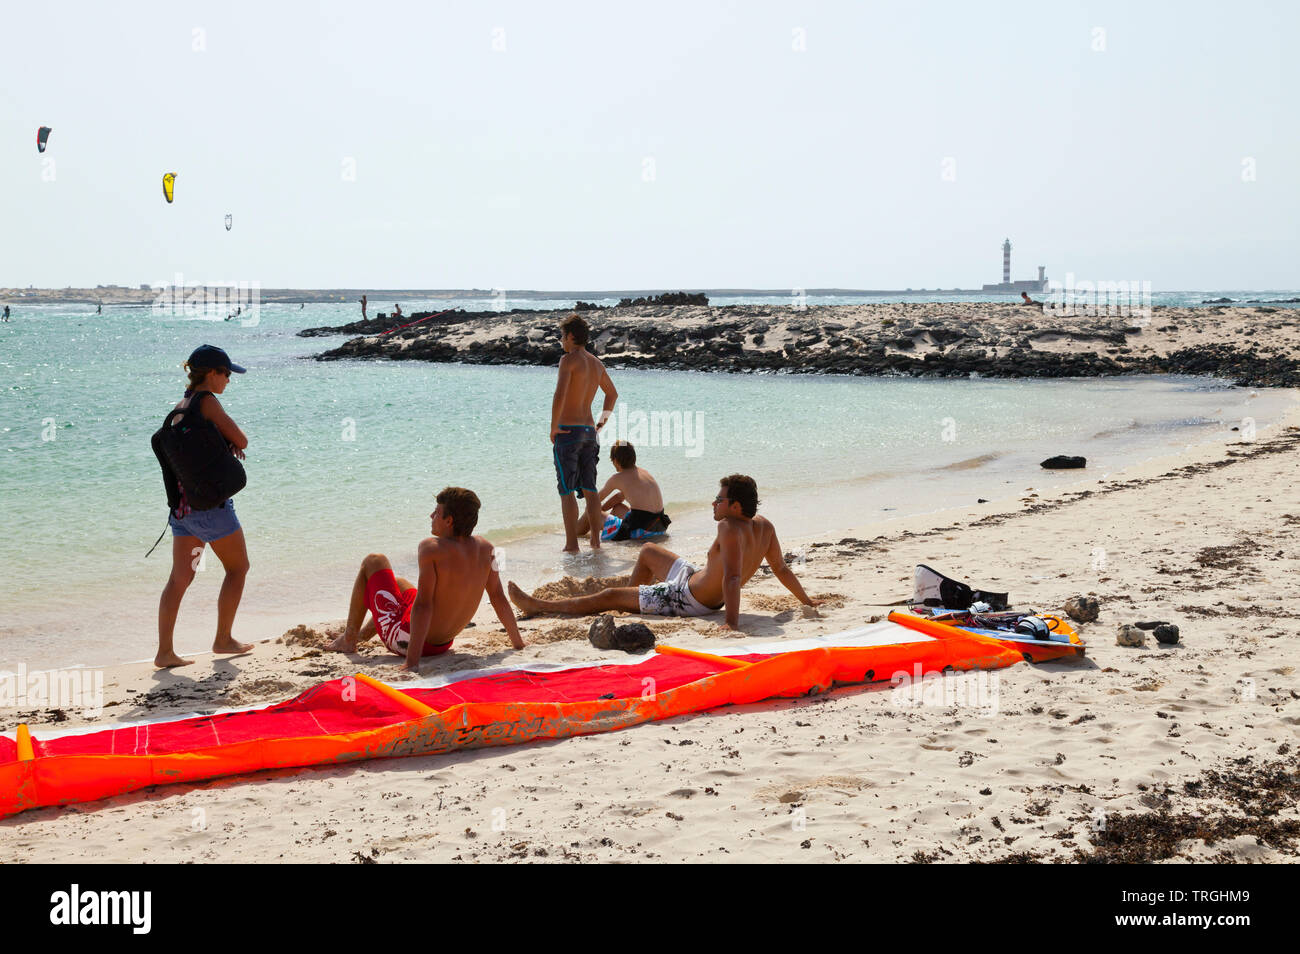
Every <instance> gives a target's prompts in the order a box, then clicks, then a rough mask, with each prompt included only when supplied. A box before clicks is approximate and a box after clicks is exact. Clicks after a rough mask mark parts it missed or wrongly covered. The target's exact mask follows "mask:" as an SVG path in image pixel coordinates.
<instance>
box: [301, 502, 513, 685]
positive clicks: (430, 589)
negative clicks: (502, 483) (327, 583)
mask: <svg viewBox="0 0 1300 954" xmlns="http://www.w3.org/2000/svg"><path fill="white" fill-rule="evenodd" d="M437 499H438V506H437V508H436V509H435V510H434V511H433V513H432V514H430V518H431V519H432V521H433V536H431V537H429V538H427V539H425V540H422V541H421V542H420V547H419V565H420V579H419V582H418V584H417V585H414V586H413V585H412V584H411V582H410V580H405V579H403V578H401V577H399V576H397V575H395V574H394V573H393V565H392V564H391V563H389V562H388V557H386V556H384V555H383V554H382V553H372V554H370V555H369V556H367V557H366V558H365V559H364V560H362V561H361V571H360V572H359V573H358V574H357V580H356V583H354V584H353V586H352V602H351V603H350V604H349V606H348V621H347V625H346V626H345V627H344V629H343V635H342V636H340V637H339V638H338V639H336V640H334V641H333V642H332V643H330V644H329V645H328V646H326V647H325V648H326V649H333V650H336V651H338V652H343V653H350V652H355V651H356V648H357V644H358V643H359V642H361V641H362V640H363V639H369V638H370V637H371V636H373V635H375V634H376V633H378V634H379V638H380V639H381V640H382V641H383V643H384V645H385V646H387V647H388V649H389V650H390V651H391V652H394V653H396V654H397V655H399V656H405V657H406V665H404V666H403V667H402V668H403V669H414V670H417V671H418V670H419V668H420V659H421V657H423V656H438V655H441V654H442V653H445V652H446V651H447V650H449V649H451V644H452V640H454V639H455V637H456V635H457V634H458V633H459V632H460V631H461V630H462V629H464V628H465V624H466V623H468V622H469V621H470V620H471V619H473V618H474V613H475V612H477V611H478V607H479V603H480V602H481V601H482V599H483V591H484V590H485V589H486V590H487V595H488V599H489V600H490V601H491V602H492V608H493V609H494V610H496V614H497V619H499V620H501V625H502V626H504V627H505V630H506V634H507V635H508V636H509V637H510V644H511V645H512V646H514V647H515V649H523V648H524V641H523V639H521V638H520V636H519V625H518V623H516V621H515V614H514V611H513V610H512V609H511V608H510V604H509V603H508V602H506V596H505V593H503V592H502V591H501V577H500V576H498V575H497V571H496V566H495V563H494V557H493V550H492V544H490V543H488V542H487V540H485V539H483V538H482V537H475V536H471V535H470V534H471V533H473V531H474V526H475V524H477V523H478V510H479V499H478V497H477V495H475V494H474V492H473V491H470V490H466V489H465V488H464V487H447V488H446V489H444V490H443V491H442V493H440V494H438V498H437ZM367 610H369V611H370V614H371V619H370V622H368V623H366V625H365V626H364V627H362V625H361V623H362V621H363V620H364V619H365V618H366V611H367Z"/></svg>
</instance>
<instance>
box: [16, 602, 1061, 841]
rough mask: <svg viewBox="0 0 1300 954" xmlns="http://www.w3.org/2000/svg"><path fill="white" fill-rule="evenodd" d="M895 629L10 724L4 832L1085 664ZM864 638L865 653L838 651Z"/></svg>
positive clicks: (945, 633) (912, 622)
mask: <svg viewBox="0 0 1300 954" xmlns="http://www.w3.org/2000/svg"><path fill="white" fill-rule="evenodd" d="M891 619H894V621H895V622H897V623H899V624H901V625H903V626H905V627H908V629H907V631H901V630H898V629H896V628H894V627H893V626H891V625H890V624H888V623H881V624H878V625H876V626H872V627H866V628H864V629H861V630H854V631H851V632H850V633H845V634H839V636H838V637H825V638H824V639H823V640H820V641H822V642H827V643H829V645H822V646H818V647H817V648H812V649H799V650H796V651H792V652H775V653H751V654H747V655H741V656H715V655H711V654H708V653H699V652H692V651H690V650H683V649H676V648H674V647H671V646H660V647H658V649H657V653H656V654H655V655H652V656H650V657H648V658H646V659H645V660H643V661H639V662H635V663H618V664H612V665H602V664H595V665H590V666H579V667H575V668H572V669H562V670H528V669H513V670H505V671H501V672H496V673H488V674H484V675H479V676H474V677H472V678H465V679H461V680H459V681H451V679H443V680H441V682H443V683H444V684H443V685H439V686H436V687H431V688H415V687H413V688H410V689H407V690H403V691H399V690H398V689H395V688H393V687H392V686H389V685H386V684H384V683H382V682H379V681H377V680H375V679H372V678H370V677H368V676H365V675H361V674H358V675H356V676H351V677H348V678H345V679H336V680H333V681H331V682H326V683H322V684H321V685H318V686H315V687H313V688H311V689H309V690H307V691H306V692H304V693H302V694H301V695H299V696H297V697H295V698H293V699H290V700H288V701H286V702H281V703H277V704H275V705H271V706H266V707H263V708H259V709H253V710H239V711H230V712H223V713H218V714H215V715H207V716H195V717H192V718H187V719H179V720H174V721H170V722H156V723H144V724H139V725H122V726H115V727H112V728H108V729H104V730H101V731H96V732H89V733H87V732H79V733H70V734H65V735H62V736H58V737H51V738H48V739H38V738H36V737H34V736H33V735H32V734H31V732H30V731H29V729H28V727H27V726H26V725H20V726H18V730H17V732H16V733H15V736H14V738H12V739H10V738H8V737H6V736H0V817H3V816H7V815H13V814H15V813H17V812H21V811H25V810H27V809H30V808H38V807H42V806H49V805H67V804H71V803H74V802H86V801H93V800H95V799H100V798H106V797H108V796H111V795H118V794H121V793H123V792H130V791H133V790H136V789H140V788H145V787H147V786H150V785H166V784H169V783H175V782H197V781H201V780H204V779H212V778H218V777H221V776H229V775H239V774H243V773H248V772H256V771H259V770H263V769H280V768H289V767H297V766H307V765H332V764H338V763H343V762H354V761H358V760H361V759H376V758H394V757H400V756H410V755H435V754H439V753H444V752H451V751H454V750H456V749H465V748H477V747H481V746H490V745H514V744H516V743H520V742H528V741H530V740H532V739H543V738H552V739H554V738H563V737H566V736H571V735H588V734H592V733H596V732H612V731H614V730H617V729H625V728H628V727H629V726H633V725H637V724H639V723H642V722H648V721H652V720H656V719H666V718H670V717H672V716H677V715H683V714H686V713H691V712H700V711H703V710H705V709H713V708H716V707H718V706H724V705H739V704H743V703H749V702H758V701H760V700H763V699H772V698H777V697H794V696H803V695H808V694H811V693H820V692H825V691H828V690H830V689H831V688H833V687H834V686H837V685H849V684H854V683H868V682H877V681H889V680H894V681H895V682H897V681H898V680H899V679H910V678H914V677H915V676H916V675H928V674H931V673H941V672H945V671H949V670H973V669H998V668H1002V667H1004V666H1010V665H1012V664H1014V663H1016V662H1019V661H1020V660H1021V659H1027V660H1029V661H1031V662H1038V661H1042V660H1046V659H1055V658H1059V657H1061V656H1066V655H1073V654H1076V653H1081V652H1082V644H1081V643H1079V642H1078V637H1077V636H1074V635H1073V634H1072V633H1068V627H1066V630H1067V634H1068V635H1069V638H1070V639H1071V640H1072V642H1070V643H1065V642H1042V643H1038V642H1033V641H1018V640H1010V639H1007V638H1006V634H994V635H992V636H991V635H989V634H988V633H986V632H982V631H978V630H973V629H962V628H960V627H957V626H954V625H950V624H943V623H935V622H933V621H931V620H926V619H922V618H920V617H913V616H907V615H906V614H893V616H892V617H891ZM1058 632H1059V631H1058ZM861 634H867V638H866V641H867V642H869V643H870V644H869V645H834V643H835V641H836V640H837V639H838V640H839V642H841V643H846V642H847V643H851V642H853V641H854V640H853V639H850V638H849V637H859V636H860V635H861ZM859 641H860V642H861V641H862V640H861V639H859ZM813 642H819V641H818V640H814V641H813ZM800 645H803V643H800ZM451 678H452V679H454V678H455V677H451Z"/></svg>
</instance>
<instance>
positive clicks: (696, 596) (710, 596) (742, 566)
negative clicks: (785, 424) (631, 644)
mask: <svg viewBox="0 0 1300 954" xmlns="http://www.w3.org/2000/svg"><path fill="white" fill-rule="evenodd" d="M719 487H720V490H719V492H718V496H717V497H715V498H714V499H713V519H714V520H716V521H717V523H718V535H717V537H716V538H715V539H714V541H713V545H712V546H711V547H709V555H708V557H707V559H706V560H705V563H704V569H702V570H701V569H697V568H696V567H694V566H692V565H691V564H689V563H687V562H686V561H685V560H684V559H682V558H681V557H679V556H678V555H677V554H676V553H673V552H672V551H671V550H669V549H667V548H666V547H662V546H660V545H659V544H657V543H647V544H646V545H645V546H643V547H642V548H641V552H640V553H639V554H638V555H637V559H636V566H635V567H634V568H633V569H632V577H631V580H630V581H629V582H630V584H631V585H629V586H618V587H610V588H609V589H606V590H602V591H601V592H599V593H593V594H591V595H590V596H575V597H571V598H569V599H561V600H539V599H537V598H535V597H532V596H529V595H528V594H526V593H525V592H524V591H523V590H521V589H520V588H519V587H518V586H516V585H515V584H514V583H511V584H510V586H509V588H508V591H509V593H510V600H511V602H513V603H514V604H515V605H516V606H517V607H519V608H520V609H521V610H523V611H524V612H525V613H567V614H572V615H576V616H589V615H594V614H596V613H602V612H604V611H606V610H622V611H623V612H626V613H646V614H649V615H653V616H707V615H708V614H710V613H716V612H717V611H718V610H720V609H724V608H725V610H726V616H725V618H724V622H723V624H722V628H723V629H731V630H738V629H739V628H740V588H741V587H742V586H744V585H745V584H746V583H747V582H749V578H750V577H752V576H753V575H754V573H755V572H756V571H757V570H758V568H759V567H760V566H761V565H762V563H763V561H764V560H767V565H768V566H769V567H771V568H772V575H773V576H775V577H776V578H777V579H778V580H780V581H781V583H782V585H783V586H785V588H786V589H787V590H789V591H790V592H791V593H793V594H794V595H795V597H796V598H797V599H798V600H799V602H800V603H803V604H804V605H805V606H814V607H815V606H816V605H817V602H816V601H815V600H813V599H811V598H809V596H808V594H807V593H805V592H804V589H803V586H802V585H801V584H800V583H799V580H798V578H797V577H795V575H794V571H792V570H791V569H790V568H789V567H788V566H786V563H785V557H784V556H783V554H782V553H781V544H780V543H779V542H778V541H777V539H776V528H775V527H773V526H772V523H771V521H769V520H767V519H766V518H765V517H760V516H758V487H757V485H755V483H754V479H753V478H752V477H747V476H745V475H744V474H732V475H730V476H729V477H723V478H722V480H721V481H719Z"/></svg>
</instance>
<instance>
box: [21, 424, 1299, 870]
mask: <svg viewBox="0 0 1300 954" xmlns="http://www.w3.org/2000/svg"><path fill="white" fill-rule="evenodd" d="M1044 475H1045V472H1044ZM1297 476H1300V414H1297V413H1296V412H1295V411H1293V412H1291V413H1290V414H1289V415H1288V417H1287V419H1286V420H1284V421H1283V422H1282V423H1281V424H1280V425H1278V426H1277V427H1275V428H1273V429H1271V430H1270V431H1268V432H1266V433H1262V434H1260V435H1259V436H1258V438H1257V439H1255V440H1250V441H1248V440H1243V439H1242V435H1241V434H1239V433H1232V432H1229V431H1224V432H1223V436H1222V438H1221V439H1220V440H1218V441H1215V442H1213V443H1209V444H1203V445H1199V446H1197V447H1196V448H1194V449H1193V450H1191V451H1189V452H1188V453H1186V454H1184V455H1180V456H1178V457H1171V458H1165V459H1161V460H1155V461H1151V462H1148V463H1147V464H1144V465H1142V466H1140V467H1136V468H1133V469H1131V470H1129V471H1127V472H1125V473H1117V474H1111V475H1109V477H1108V479H1100V480H1099V479H1098V476H1097V475H1095V474H1088V475H1087V476H1086V477H1081V479H1080V481H1079V482H1078V483H1075V484H1072V485H1070V486H1066V487H1058V488H1057V489H1055V490H1053V491H1052V492H1050V493H1049V492H1047V491H1045V490H1044V491H1039V490H1036V489H1034V488H1035V486H1036V483H1038V482H1039V475H1029V474H1027V475H1026V478H1025V483H1024V489H1022V490H1021V491H1019V492H1018V493H1017V494H1016V495H1015V496H1013V497H1009V498H1007V499H1003V500H995V501H991V502H990V503H986V504H982V505H979V506H972V507H970V508H966V509H962V510H950V511H945V512H942V513H937V514H929V515H925V516H919V517H911V518H906V519H898V520H894V521H888V522H880V523H872V524H867V525H863V526H851V525H848V524H847V523H846V524H845V526H844V528H843V533H842V535H838V536H835V537H834V538H822V539H800V538H799V536H798V534H797V533H796V532H792V531H793V528H778V529H779V530H782V541H783V543H784V544H785V548H786V549H787V550H796V551H797V552H799V553H800V554H802V555H803V556H804V559H803V560H802V562H799V563H797V564H796V565H795V570H796V572H797V573H798V574H799V576H800V578H801V579H802V580H803V582H804V585H805V587H806V588H807V590H808V591H809V593H811V594H812V595H813V596H814V597H815V598H819V599H822V600H824V604H823V606H822V609H821V615H820V618H811V617H808V616H806V615H805V614H803V613H801V612H800V611H799V608H798V604H797V603H796V602H795V600H794V599H793V598H792V597H791V596H789V595H788V594H787V593H786V592H785V591H784V590H783V589H782V588H781V586H780V585H779V584H778V583H777V582H776V581H775V580H774V579H773V578H772V577H771V576H770V574H768V573H766V571H764V572H761V573H760V574H759V576H757V577H755V579H754V580H753V581H752V582H751V583H750V584H749V585H748V586H747V587H746V589H745V591H744V593H743V596H742V604H741V625H742V628H743V629H744V634H743V635H736V634H732V633H726V632H724V631H722V630H721V629H720V628H719V627H718V626H717V621H719V620H720V619H721V617H720V615H719V616H717V617H712V618H707V619H704V620H675V619H674V620H648V622H650V625H651V628H652V629H653V630H654V631H655V633H656V636H657V637H658V639H659V641H660V642H661V643H665V642H666V643H670V644H671V645H677V646H683V647H687V648H696V649H703V650H713V651H719V650H721V651H727V650H728V649H729V648H731V647H734V646H737V645H740V644H743V643H746V642H755V641H762V640H772V639H792V638H797V637H801V636H808V635H814V634H826V633H834V632H837V631H842V630H846V629H849V628H852V627H854V626H859V625H861V624H862V623H864V622H866V621H870V620H874V619H878V618H881V617H883V616H884V615H885V614H886V613H888V611H889V609H890V608H891V606H890V604H893V603H895V602H896V601H898V600H901V599H904V598H905V597H907V596H908V595H909V594H910V591H911V574H912V568H913V566H914V565H915V564H917V563H926V564H929V565H932V566H934V567H936V568H937V569H940V570H942V571H943V572H945V573H947V574H948V575H950V576H953V577H955V578H957V579H962V580H966V581H968V582H970V583H972V584H973V585H977V586H985V587H988V588H991V589H997V590H1008V591H1010V594H1011V600H1012V603H1013V605H1014V606H1017V607H1026V606H1031V607H1034V608H1037V609H1041V610H1048V611H1050V610H1058V611H1059V609H1060V608H1061V606H1062V605H1063V603H1064V601H1065V600H1066V599H1067V598H1069V597H1071V596H1073V595H1076V594H1080V593H1084V594H1088V593H1091V594H1094V595H1096V596H1097V597H1098V598H1099V599H1100V601H1101V616H1100V618H1099V619H1098V620H1097V621H1096V622H1094V623H1086V624H1079V629H1080V633H1081V635H1082V636H1083V638H1084V639H1085V640H1086V641H1087V644H1088V651H1087V657H1086V658H1084V659H1079V660H1072V661H1068V662H1055V663H1050V664H1044V665H1037V666H1031V665H1027V664H1020V665H1016V666H1013V667H1011V668H1009V669H1006V670H1002V671H999V672H997V673H993V674H989V676H988V677H986V678H989V677H991V679H992V680H993V682H992V686H993V689H994V690H995V692H996V705H995V706H993V707H991V708H970V707H963V706H950V705H942V704H941V705H922V706H919V707H916V706H913V707H909V706H903V705H900V704H899V703H898V700H897V699H896V698H894V696H893V695H892V694H891V691H890V690H889V688H888V687H887V686H886V687H883V688H882V687H880V686H876V687H871V688H864V687H858V688H849V689H841V690H837V691H834V692H832V693H829V694H826V695H822V696H818V697H814V698H808V699H801V700H784V701H776V702H769V703H762V704H756V705H751V706H744V707H738V708H737V707H733V708H724V709H720V710H714V711H711V712H707V713H703V714H699V715H694V716H689V717H682V718H677V719H673V720H670V721H666V722H660V723H651V724H647V725H643V726H639V727H636V728H632V729H628V730H626V731H621V732H614V733H609V734H603V735H595V736H587V737H580V738H572V739H567V740H561V741H556V742H546V743H533V744H528V745H523V746H515V747H504V748H489V749H477V750H472V751H466V752H462V753H459V754H455V755H448V756H436V757H413V758H406V759H393V760H383V761H371V762H362V763H354V764H350V765H347V766H343V767H337V768H312V769H302V770H293V771H281V772H272V773H261V774H258V775H255V776H245V777H239V778H232V779H224V780H220V781H214V782H211V783H206V784H201V785H178V786H170V787H162V788H156V789H149V790H145V791H141V792H137V793H134V794H130V795H125V796H119V797H116V798H112V799H108V800H105V801H101V802H95V803H90V804H83V805H77V806H72V807H67V808H61V809H41V810H36V811H30V812H26V813H24V814H22V815H19V816H16V817H13V818H9V819H5V820H4V821H2V822H0V861H3V862H20V861H28V862H32V861H34V862H46V861H63V862H114V861H117V862H202V861H217V862H247V863H264V862H267V861H308V862H343V863H346V862H360V863H369V862H374V861H378V862H391V861H457V860H465V861H471V860H481V861H504V860H530V861H638V860H653V861H760V862H788V861H832V860H849V861H869V862H908V861H912V862H964V861H988V862H993V861H1008V860H1010V861H1024V860H1034V861H1053V860H1102V861H1126V860H1155V861H1164V860H1198V861H1204V860H1228V861H1240V862H1253V861H1287V860H1294V857H1295V854H1296V849H1297V845H1300V813H1298V812H1297V796H1298V794H1300V779H1298V777H1297V773H1296V769H1295V764H1296V763H1295V757H1294V750H1295V747H1296V745H1297V744H1298V743H1300V735H1298V728H1297V727H1298V726H1300V691H1297V688H1296V686H1297V682H1296V679H1295V665H1296V640H1297V639H1300V624H1297V622H1296V620H1295V618H1294V616H1293V614H1292V613H1291V612H1290V611H1289V609H1288V607H1290V606H1292V605H1294V601H1295V600H1296V599H1298V598H1300V582H1297V581H1298V580H1300V575H1298V574H1297V572H1296V571H1297V569H1300V548H1298V547H1297V544H1296V542H1295V529H1296V527H1297V526H1300V497H1297V495H1296V492H1295V485H1296V478H1297ZM1043 482H1044V483H1045V482H1046V481H1043ZM687 555H688V556H692V555H693V556H697V557H698V556H702V554H687ZM1139 620H1168V621H1171V622H1174V623H1177V624H1178V625H1179V626H1180V628H1181V636H1182V641H1181V643H1180V644H1178V645H1176V646H1161V645H1157V644H1156V643H1155V642H1154V641H1153V640H1151V639H1150V637H1149V636H1148V644H1147V645H1146V646H1145V647H1143V648H1126V647H1121V646H1118V645H1116V640H1115V628H1116V625H1117V624H1119V623H1132V622H1136V621H1139ZM589 622H590V621H589V620H579V619H565V618H546V617H542V618H534V619H528V620H524V621H522V622H521V624H520V627H521V630H522V633H523V636H524V639H525V640H526V641H527V643H528V646H527V647H526V648H525V649H524V650H522V651H520V652H512V651H510V649H509V647H508V644H507V641H506V638H505V635H504V633H503V632H502V630H501V628H500V626H499V624H497V622H496V620H495V619H494V618H493V616H492V613H491V609H490V607H489V606H488V605H487V603H486V602H484V604H483V606H482V607H481V608H480V611H479V614H478V616H477V617H476V623H475V625H474V628H472V629H470V630H468V631H467V632H466V633H464V634H463V635H462V637H461V638H460V639H459V640H458V641H457V645H456V651H455V652H453V653H451V654H449V655H448V656H446V657H443V658H440V659H438V660H437V661H434V662H428V663H426V664H425V666H424V675H426V676H427V675H430V674H436V673H445V672H450V671H458V670H465V669H474V668H489V667H494V666H503V665H514V664H519V663H522V662H532V661H545V662H550V663H577V662H585V661H590V660H593V659H598V658H600V657H601V656H602V653H601V652H600V651H598V650H596V649H594V648H593V647H592V646H591V645H590V644H589V643H588V642H587V639H586V635H587V628H588V623H589ZM340 624H341V621H340V620H332V621H316V620H304V621H303V622H302V625H300V626H298V627H296V628H294V629H293V630H291V631H289V632H287V633H285V634H284V635H283V636H281V637H280V638H278V639H276V640H273V641H269V642H263V643H261V644H259V645H258V646H257V647H256V649H255V650H254V651H253V652H252V653H251V654H249V655H246V656H243V657H236V658H222V659H216V660H214V659H213V658H212V657H211V656H204V657H200V660H199V662H198V664H197V665H194V666H191V667H188V668H186V669H184V670H180V671H170V672H155V671H154V670H153V669H152V667H151V666H149V665H147V664H144V663H141V664H134V665H124V666H117V667H113V668H110V669H108V670H106V671H105V690H104V692H105V707H104V710H103V714H102V715H101V716H100V717H99V718H98V719H96V720H94V723H93V724H106V723H110V722H113V723H117V722H131V721H140V720H145V719H149V720H157V719H164V718H169V717H175V716H179V715H182V714H186V713H191V712H195V711H198V710H204V711H209V710H212V709H214V708H221V707H234V706H248V705H255V704H265V703H270V702H274V701H279V700H282V699H286V698H289V697H290V696H292V695H294V694H296V693H297V692H299V691H301V690H303V689H305V688H307V687H309V686H311V685H313V684H315V683H317V682H319V681H322V680H326V679H332V678H337V677H340V676H344V675H348V674H350V673H353V672H357V671H361V672H366V673H369V674H371V675H374V676H376V677H377V678H381V679H384V680H387V681H389V682H392V683H393V684H395V685H398V686H400V685H401V683H402V677H401V675H400V674H399V673H398V668H397V667H398V661H397V660H396V657H392V656H389V655H387V654H385V653H384V652H383V651H382V649H381V647H380V646H379V644H378V643H377V642H376V641H372V642H371V643H370V644H368V645H367V646H364V647H363V654H364V655H363V657H362V658H360V659H357V658H354V657H348V656H343V655H338V654H333V653H325V652H322V651H321V649H320V647H321V645H322V644H323V643H324V642H325V641H326V639H327V638H328V637H329V636H330V635H331V634H332V633H334V632H336V631H337V630H338V628H339V626H340ZM608 655H610V656H621V655H622V654H619V653H613V652H611V653H609V654H608ZM954 678H958V679H961V678H973V677H970V676H963V677H954ZM5 716H6V718H5V721H4V723H3V729H4V730H5V731H6V732H10V731H12V729H13V727H14V725H15V724H16V723H17V722H19V721H26V722H28V723H29V724H30V725H31V727H32V731H33V733H34V734H35V735H36V736H37V737H40V736H41V735H42V732H43V731H44V732H47V733H48V732H51V731H58V730H65V729H68V728H73V727H76V726H78V725H85V724H92V723H90V722H88V721H87V720H86V719H84V718H83V717H82V716H81V714H80V713H78V712H76V711H66V712H65V711H61V710H57V711H56V710H49V709H40V710H35V711H31V710H27V711H18V712H17V713H14V712H13V711H12V710H9V711H7V712H6V713H5Z"/></svg>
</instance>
